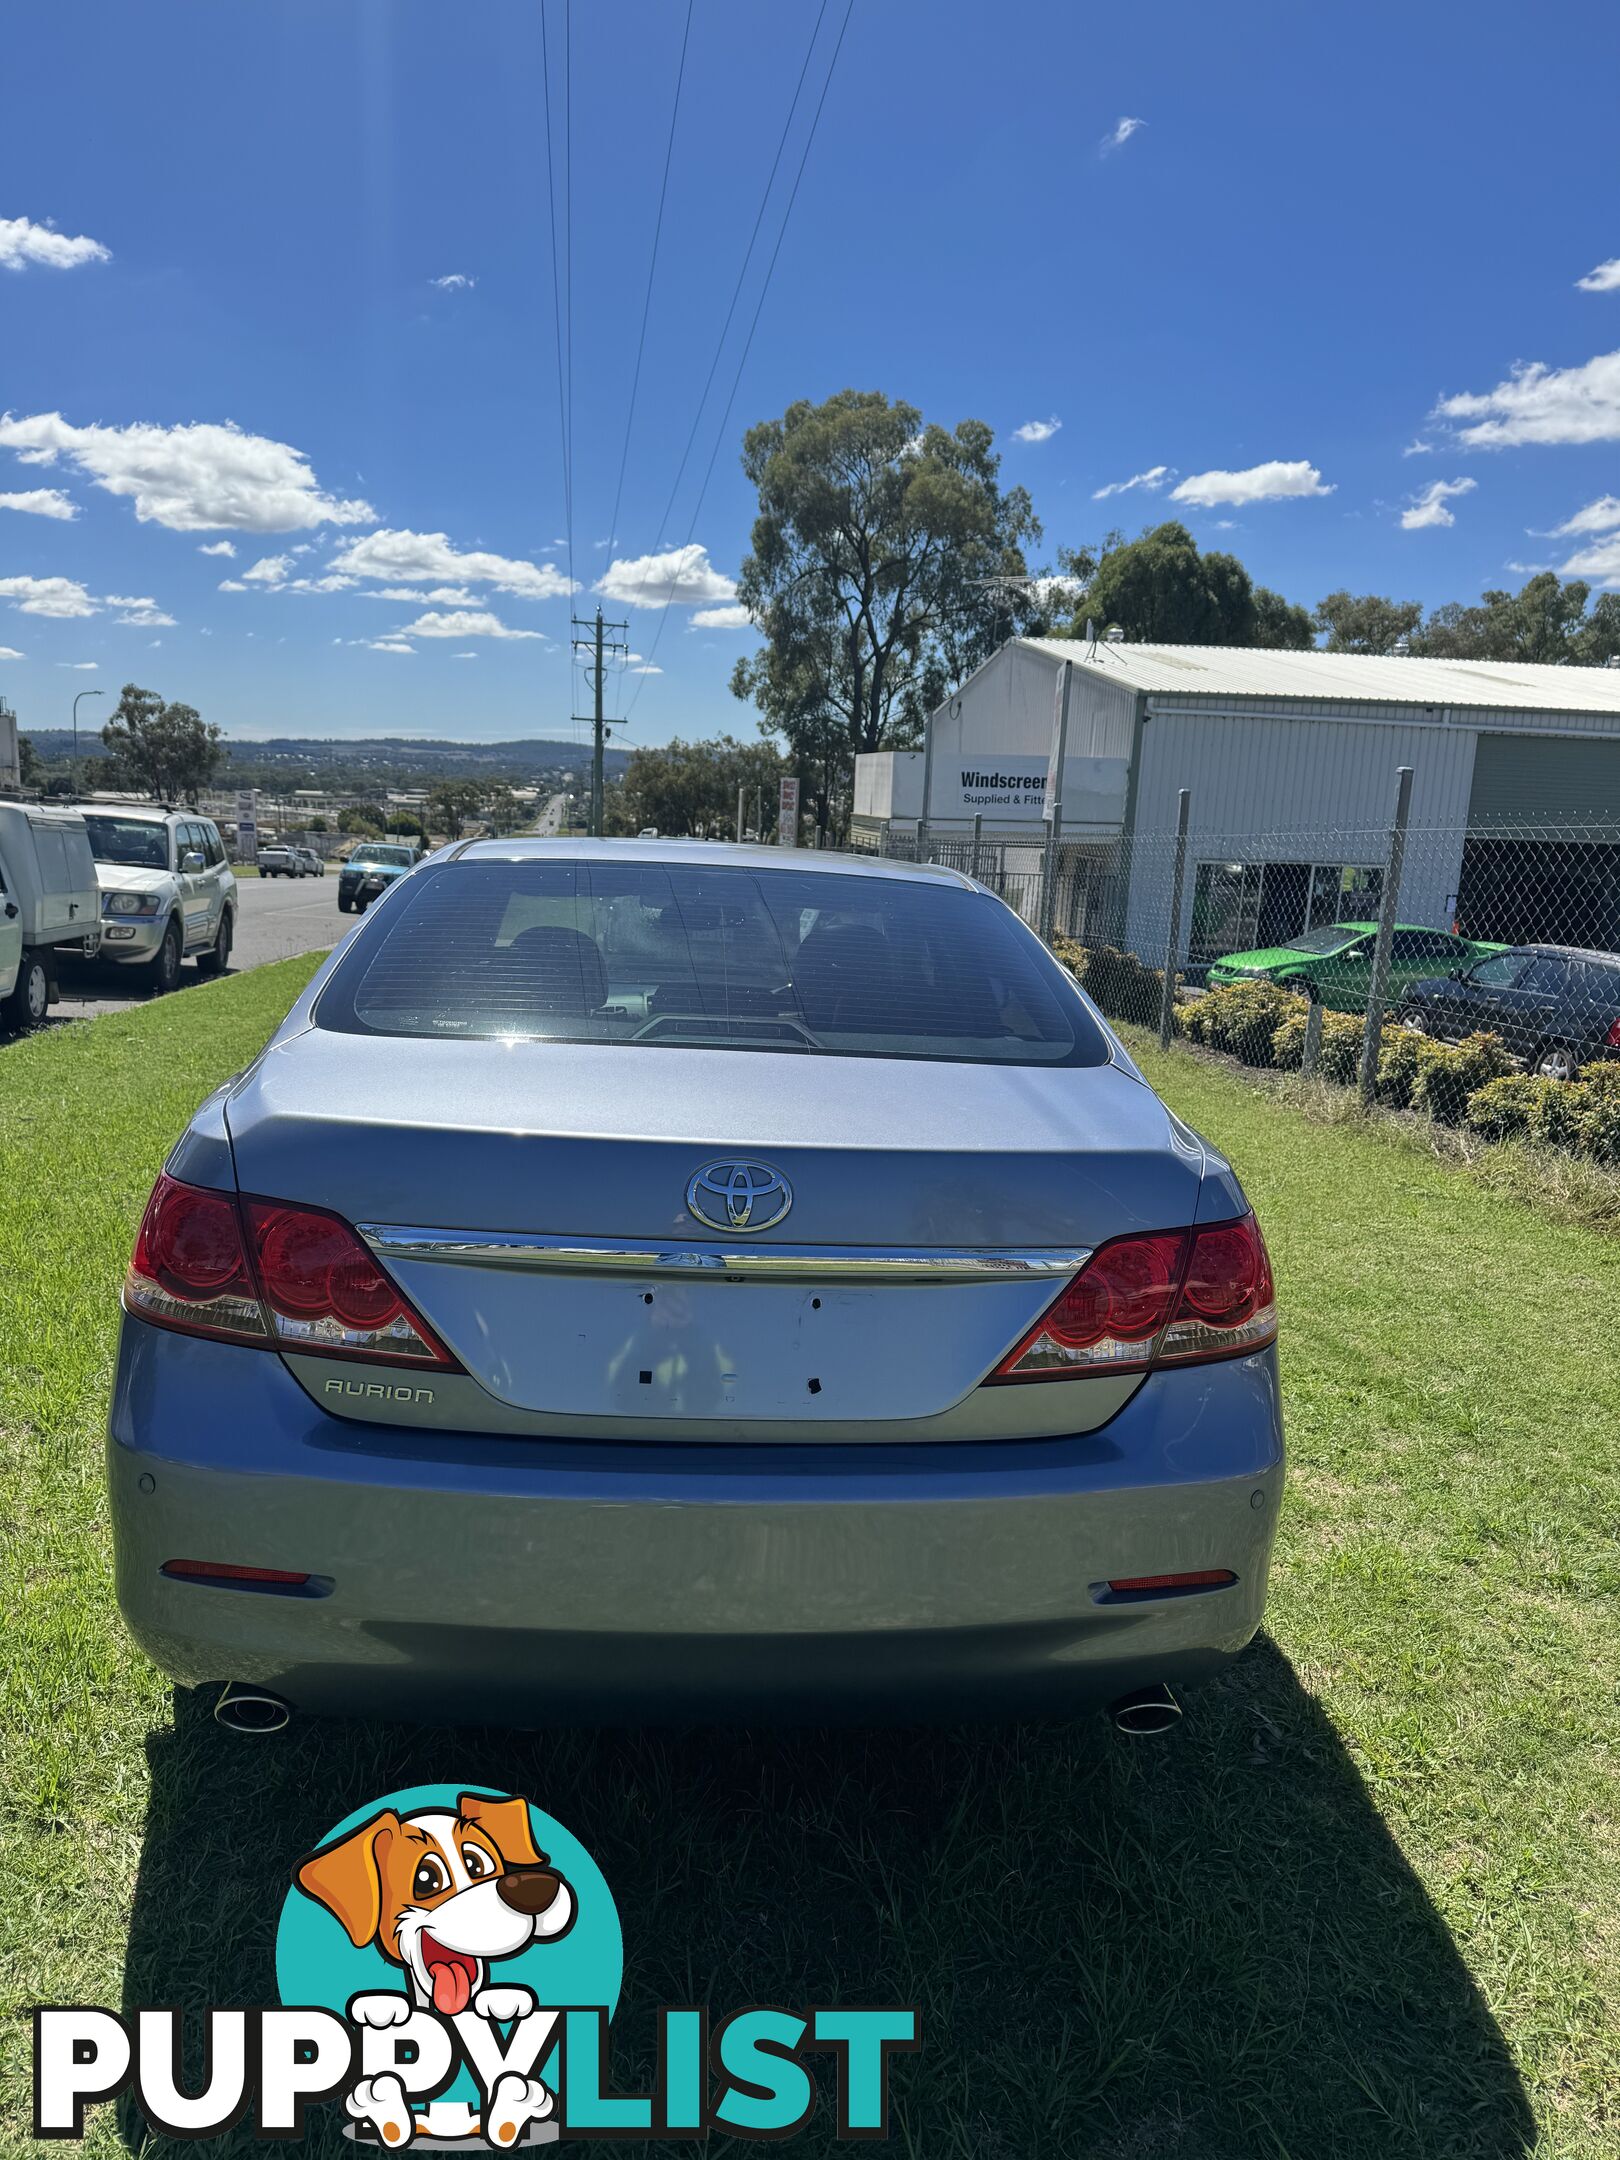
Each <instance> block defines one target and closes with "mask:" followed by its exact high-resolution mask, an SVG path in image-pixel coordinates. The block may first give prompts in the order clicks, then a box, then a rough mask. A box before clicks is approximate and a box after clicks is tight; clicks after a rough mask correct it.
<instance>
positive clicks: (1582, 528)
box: [1536, 495, 1620, 540]
mask: <svg viewBox="0 0 1620 2160" xmlns="http://www.w3.org/2000/svg"><path fill="white" fill-rule="evenodd" d="M1617 525H1620V495H1599V496H1598V497H1597V499H1596V501H1594V502H1589V503H1586V504H1584V505H1583V506H1582V507H1581V508H1580V509H1579V510H1577V511H1576V513H1575V515H1574V516H1573V517H1571V518H1566V519H1565V520H1564V522H1563V524H1562V525H1555V526H1554V527H1553V528H1552V531H1551V532H1550V533H1538V534H1537V535H1536V537H1537V539H1550V540H1562V539H1566V538H1568V537H1570V536H1572V535H1573V534H1575V533H1600V532H1612V531H1613V530H1614V528H1615V527H1616V526H1617Z"/></svg>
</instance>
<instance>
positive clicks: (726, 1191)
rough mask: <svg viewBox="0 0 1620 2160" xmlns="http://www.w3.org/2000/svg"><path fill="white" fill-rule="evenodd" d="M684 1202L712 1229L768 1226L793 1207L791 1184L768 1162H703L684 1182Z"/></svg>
mask: <svg viewBox="0 0 1620 2160" xmlns="http://www.w3.org/2000/svg"><path fill="white" fill-rule="evenodd" d="M686 1205H687V1208H688V1210H689V1211H690V1212H691V1213H692V1214H693V1215H695V1216H696V1217H697V1219H698V1221H699V1222H700V1223H707V1224H708V1226H709V1228H710V1229H711V1230H769V1229H771V1228H772V1227H773V1226H774V1225H775V1224H776V1223H779V1222H780V1221H781V1220H782V1218H783V1216H784V1215H785V1214H786V1213H787V1211H788V1209H789V1208H790V1207H792V1205H793V1187H792V1186H791V1185H790V1184H789V1183H788V1181H787V1179H786V1178H785V1177H784V1176H783V1175H782V1173H781V1171H780V1170H773V1169H772V1168H771V1166H770V1164H769V1163H762V1162H712V1163H705V1164H704V1165H703V1168H702V1169H701V1170H699V1171H697V1172H696V1173H695V1175H694V1176H693V1178H692V1179H691V1182H690V1183H689V1184H688V1185H687V1188H686Z"/></svg>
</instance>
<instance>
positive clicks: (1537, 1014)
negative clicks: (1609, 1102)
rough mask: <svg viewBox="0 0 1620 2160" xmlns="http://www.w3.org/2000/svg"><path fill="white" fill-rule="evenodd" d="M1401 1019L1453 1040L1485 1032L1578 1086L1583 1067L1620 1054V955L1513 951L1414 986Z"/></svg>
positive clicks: (1566, 949) (1530, 948)
mask: <svg viewBox="0 0 1620 2160" xmlns="http://www.w3.org/2000/svg"><path fill="white" fill-rule="evenodd" d="M1396 1017H1397V1019H1400V1020H1403V1021H1404V1022H1405V1023H1406V1025H1407V1026H1408V1027H1418V1028H1422V1029H1423V1030H1424V1032H1425V1033H1426V1034H1430V1035H1439V1036H1442V1037H1444V1038H1445V1039H1446V1040H1447V1041H1450V1042H1456V1041H1458V1040H1459V1039H1460V1038H1461V1037H1462V1036H1464V1035H1469V1034H1472V1033H1473V1032H1474V1031H1475V1029H1486V1030H1488V1031H1489V1032H1490V1033H1492V1034H1494V1035H1500V1036H1501V1038H1502V1042H1503V1044H1504V1046H1505V1047H1506V1048H1507V1049H1508V1050H1510V1051H1511V1052H1512V1053H1513V1055H1514V1056H1515V1057H1517V1058H1522V1059H1523V1060H1524V1062H1525V1064H1527V1065H1528V1066H1529V1067H1530V1068H1531V1070H1532V1071H1534V1072H1538V1073H1543V1074H1545V1075H1546V1076H1547V1077H1548V1078H1549V1079H1552V1080H1573V1079H1574V1077H1575V1075H1576V1074H1577V1073H1578V1072H1579V1071H1580V1069H1581V1067H1582V1066H1583V1065H1587V1064H1591V1063H1592V1062H1593V1060H1594V1059H1597V1058H1601V1057H1613V1056H1615V1055H1616V1054H1617V1053H1620V954H1616V953H1604V952H1585V951H1582V950H1581V949H1580V948H1579V947H1577V946H1574V945H1513V946H1509V947H1508V948H1506V949H1505V950H1502V951H1498V952H1494V953H1492V954H1491V955H1490V957H1489V958H1488V959H1484V960H1478V961H1475V963H1474V964H1473V966H1472V967H1466V968H1458V969H1456V970H1455V971H1454V972H1453V973H1452V974H1450V975H1439V976H1431V977H1429V978H1427V979H1426V980H1424V981H1422V982H1416V983H1412V984H1411V985H1409V987H1408V988H1407V990H1406V993H1405V995H1404V996H1403V998H1402V1000H1401V1004H1400V1008H1399V1011H1398V1012H1397V1014H1396Z"/></svg>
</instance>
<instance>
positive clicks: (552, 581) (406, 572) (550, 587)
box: [331, 529, 579, 600]
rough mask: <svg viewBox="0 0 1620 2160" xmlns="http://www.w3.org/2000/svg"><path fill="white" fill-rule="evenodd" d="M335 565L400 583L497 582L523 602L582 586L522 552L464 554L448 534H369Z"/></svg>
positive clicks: (351, 545) (354, 574) (561, 594)
mask: <svg viewBox="0 0 1620 2160" xmlns="http://www.w3.org/2000/svg"><path fill="white" fill-rule="evenodd" d="M331 567H332V568H333V569H334V570H341V571H346V572H347V573H348V574H349V575H350V576H352V577H371V578H380V579H381V580H382V581H383V583H384V584H395V585H408V584H417V585H456V586H465V585H493V586H494V588H495V590H496V591H497V592H504V593H515V594H516V595H517V596H518V597H519V598H520V599H523V600H561V599H566V598H567V596H568V594H569V593H572V592H578V590H579V587H578V585H577V584H575V583H573V582H572V581H571V580H569V579H568V578H566V577H564V576H563V574H562V572H561V571H560V570H558V569H557V568H556V567H555V566H554V565H553V564H551V563H532V562H525V561H524V560H523V558H522V557H521V556H511V555H491V554H489V553H488V552H487V551H486V550H483V549H472V550H470V551H469V552H467V553H465V554H463V553H462V552H461V551H460V550H458V549H456V548H453V547H452V546H451V545H450V541H449V537H448V535H446V534H445V533H442V532H441V533H419V532H410V531H400V532H390V531H387V530H386V529H385V530H383V531H379V532H373V533H367V534H366V536H365V538H364V539H363V540H353V541H351V542H350V543H349V545H348V546H347V547H346V548H344V550H343V551H342V553H341V554H338V555H334V556H333V558H332V563H331Z"/></svg>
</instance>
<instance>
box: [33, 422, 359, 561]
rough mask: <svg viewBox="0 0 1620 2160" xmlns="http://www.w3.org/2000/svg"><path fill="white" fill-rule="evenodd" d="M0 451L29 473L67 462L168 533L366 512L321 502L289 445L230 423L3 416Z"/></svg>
mask: <svg viewBox="0 0 1620 2160" xmlns="http://www.w3.org/2000/svg"><path fill="white" fill-rule="evenodd" d="M0 449H7V450H15V451H16V452H17V454H18V456H19V457H20V458H21V459H22V460H23V462H24V463H25V464H29V465H53V464H54V463H55V462H56V460H57V459H58V458H59V457H67V458H70V459H71V460H72V461H73V463H74V464H75V465H76V466H77V467H78V469H79V470H80V472H82V473H84V474H85V475H86V476H87V478H89V479H90V480H93V481H94V482H95V484H96V486H97V487H100V488H105V489H106V490H107V492H108V494H110V495H128V496H130V497H132V498H133V500H134V503H135V515H136V516H137V517H138V518H139V519H140V520H141V522H142V523H143V524H158V525H166V526H168V528H169V530H170V531H171V532H207V531H209V530H211V529H212V528H214V527H217V526H221V525H224V526H229V527H230V528H231V530H232V531H235V532H258V533H270V532H295V531H301V530H303V529H304V528H306V527H308V526H311V525H325V524H332V525H359V524H363V523H364V522H366V521H367V520H368V519H370V518H374V517H375V516H376V514H377V513H376V512H375V511H374V510H373V509H372V507H371V505H370V504H369V503H365V502H358V501H356V502H339V501H337V500H336V499H335V498H334V497H332V496H330V495H326V494H323V493H322V492H321V489H320V488H319V487H318V486H317V484H316V480H315V475H314V474H313V473H312V472H311V471H310V469H309V460H308V458H307V457H305V455H304V453H303V452H302V451H301V450H295V449H294V448H293V447H292V445H291V444H290V443H283V442H275V441H273V440H272V439H271V438H270V437H269V436H268V435H248V434H245V433H244V432H243V430H242V429H241V428H239V427H237V426H235V424H234V423H232V422H230V421H227V422H226V423H225V424H224V425H223V426H216V425H215V424H214V423H213V422H212V421H192V422H186V423H183V424H181V425H180V426H177V427H159V426H156V425H155V424H151V423H147V422H143V421H137V422H135V423H134V424H133V425H132V426H130V427H99V426H98V427H72V426H70V425H69V424H68V422H67V421H66V420H64V419H63V418H62V415H61V414H60V413H34V414H31V415H30V416H28V417H27V418H25V419H15V418H13V416H12V415H11V414H10V413H6V414H4V415H0Z"/></svg>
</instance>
